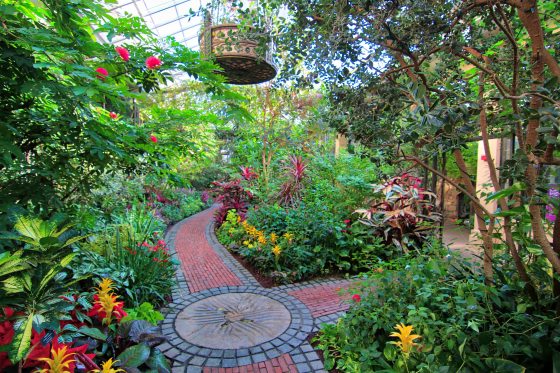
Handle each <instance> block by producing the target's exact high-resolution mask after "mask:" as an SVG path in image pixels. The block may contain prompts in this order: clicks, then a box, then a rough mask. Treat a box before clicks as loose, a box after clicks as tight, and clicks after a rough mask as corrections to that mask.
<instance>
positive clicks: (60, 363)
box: [38, 346, 74, 373]
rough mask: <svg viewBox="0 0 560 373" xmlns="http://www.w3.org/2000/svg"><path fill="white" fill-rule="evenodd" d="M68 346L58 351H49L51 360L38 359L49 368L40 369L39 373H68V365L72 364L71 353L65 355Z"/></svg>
mask: <svg viewBox="0 0 560 373" xmlns="http://www.w3.org/2000/svg"><path fill="white" fill-rule="evenodd" d="M67 349H68V346H63V347H60V348H58V349H56V350H55V349H54V348H53V349H51V355H52V358H45V357H43V358H40V359H39V360H41V361H44V362H45V363H47V365H48V366H49V367H48V369H47V368H45V369H41V370H39V371H38V372H39V373H70V364H71V363H73V362H74V360H73V359H71V357H72V356H73V355H74V354H73V353H70V354H67V353H66V350H67Z"/></svg>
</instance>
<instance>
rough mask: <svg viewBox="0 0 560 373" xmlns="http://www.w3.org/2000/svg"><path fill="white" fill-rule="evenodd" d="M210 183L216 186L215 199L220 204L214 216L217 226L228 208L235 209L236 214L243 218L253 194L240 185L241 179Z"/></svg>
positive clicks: (223, 219) (223, 218) (224, 217)
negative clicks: (216, 195)
mask: <svg viewBox="0 0 560 373" xmlns="http://www.w3.org/2000/svg"><path fill="white" fill-rule="evenodd" d="M212 184H213V185H214V186H216V187H217V190H216V191H217V193H218V197H217V198H216V201H217V202H219V203H221V204H222V205H221V206H220V208H219V209H218V211H216V214H215V217H214V219H215V221H216V225H217V226H218V227H219V226H221V225H222V223H223V222H224V221H225V219H226V216H227V213H228V211H229V210H235V211H237V214H238V215H239V216H240V217H241V218H242V219H245V214H246V213H247V210H248V209H249V203H250V202H251V201H252V200H253V194H252V193H251V192H250V191H248V190H246V189H245V188H244V187H243V186H242V185H241V180H240V179H236V180H233V181H228V182H214V183H212Z"/></svg>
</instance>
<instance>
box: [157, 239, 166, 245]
mask: <svg viewBox="0 0 560 373" xmlns="http://www.w3.org/2000/svg"><path fill="white" fill-rule="evenodd" d="M157 244H158V245H160V246H165V241H164V240H158V242H157Z"/></svg>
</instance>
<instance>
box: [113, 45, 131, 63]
mask: <svg viewBox="0 0 560 373" xmlns="http://www.w3.org/2000/svg"><path fill="white" fill-rule="evenodd" d="M115 51H116V52H117V53H118V54H119V56H121V58H122V59H123V61H125V62H128V60H130V53H129V52H128V49H126V48H124V47H116V48H115Z"/></svg>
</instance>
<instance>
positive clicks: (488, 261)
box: [453, 149, 494, 285]
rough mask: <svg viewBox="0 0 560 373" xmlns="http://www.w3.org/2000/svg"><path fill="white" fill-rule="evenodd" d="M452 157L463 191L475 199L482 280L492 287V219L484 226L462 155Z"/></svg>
mask: <svg viewBox="0 0 560 373" xmlns="http://www.w3.org/2000/svg"><path fill="white" fill-rule="evenodd" d="M453 156H454V158H455V162H456V163H457V167H458V168H459V171H460V172H461V176H462V178H463V183H464V184H465V189H466V190H467V191H468V192H469V194H470V195H471V196H473V197H472V198H476V201H474V202H476V203H473V206H474V212H475V216H476V220H477V223H478V227H479V231H480V235H481V236H482V246H483V248H484V258H483V271H484V279H485V282H486V284H487V285H492V284H493V283H494V281H493V278H494V271H493V269H492V258H493V256H494V243H493V242H492V231H493V230H494V217H493V216H488V218H489V219H490V222H489V224H488V225H486V221H485V219H484V218H485V216H484V211H482V209H481V208H480V206H479V205H480V200H479V199H478V196H477V195H476V188H475V186H474V185H473V183H472V181H471V177H470V175H469V174H468V173H467V165H466V163H465V160H464V159H463V154H462V153H461V151H460V150H459V149H455V150H454V151H453Z"/></svg>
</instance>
